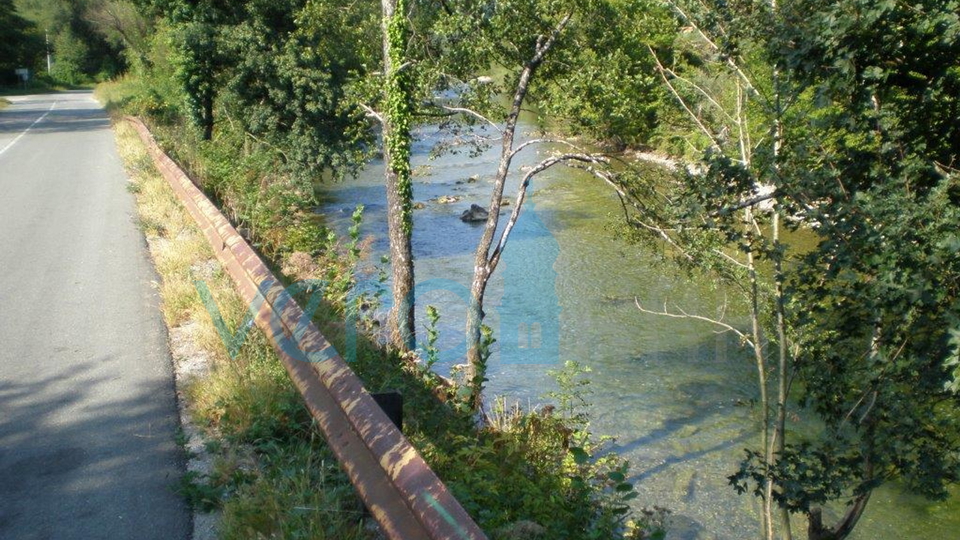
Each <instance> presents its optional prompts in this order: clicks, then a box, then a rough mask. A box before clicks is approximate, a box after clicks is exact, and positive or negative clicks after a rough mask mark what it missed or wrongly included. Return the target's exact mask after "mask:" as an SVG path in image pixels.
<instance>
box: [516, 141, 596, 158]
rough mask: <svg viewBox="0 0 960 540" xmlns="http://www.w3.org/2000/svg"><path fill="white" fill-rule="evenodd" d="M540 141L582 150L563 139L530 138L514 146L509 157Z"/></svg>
mask: <svg viewBox="0 0 960 540" xmlns="http://www.w3.org/2000/svg"><path fill="white" fill-rule="evenodd" d="M540 143H551V144H563V145H566V146H568V147H570V148H572V149H574V150H576V151H578V152H583V150H582V149H581V148H580V147H579V146H577V145H575V144H573V143H572V142H570V141H566V140H564V139H530V140H529V141H527V142H525V143H523V144H520V145H517V147H516V148H514V149H513V151H512V152H511V153H510V157H516V155H517V154H519V153H520V151H522V150H523V149H524V148H526V147H528V146H532V145H534V144H540Z"/></svg>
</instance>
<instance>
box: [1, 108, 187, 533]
mask: <svg viewBox="0 0 960 540" xmlns="http://www.w3.org/2000/svg"><path fill="white" fill-rule="evenodd" d="M8 99H10V100H11V101H15V102H14V105H12V106H9V107H7V108H6V109H4V110H2V111H0V538H3V539H5V540H11V539H27V538H30V539H47V538H49V539H56V540H63V539H72V538H78V539H79V538H82V539H95V538H105V539H106V538H109V539H125V538H132V539H134V538H135V539H152V538H157V539H160V538H162V539H172V540H177V539H186V538H189V536H190V529H191V517H190V513H189V511H188V509H187V507H186V506H185V504H184V503H183V501H182V500H181V499H180V497H179V496H177V495H176V494H175V493H174V492H173V491H172V487H173V485H174V484H175V482H176V481H177V480H178V479H179V478H180V475H181V474H182V473H183V455H182V453H181V452H180V451H179V450H178V447H177V445H176V442H175V436H176V433H177V430H178V428H179V420H178V416H177V409H176V401H175V394H174V387H173V375H172V369H171V365H170V358H169V353H168V351H167V343H166V330H165V328H164V326H163V322H162V319H161V316H160V312H159V309H158V298H157V296H156V293H155V291H154V289H153V287H152V286H151V282H152V281H154V280H156V279H157V278H156V275H155V274H154V270H153V267H152V265H151V263H150V260H149V258H148V254H147V251H146V245H145V242H144V239H143V235H142V234H141V233H140V231H139V230H138V229H137V226H136V220H135V217H134V216H135V209H134V201H133V196H132V195H131V194H129V193H128V192H127V191H126V176H125V174H124V171H123V167H122V166H121V162H120V158H119V157H118V156H117V152H116V147H115V143H114V139H113V133H112V131H111V129H110V123H109V121H108V118H107V115H106V113H105V112H104V111H103V109H102V108H101V107H100V106H99V105H98V104H97V102H96V101H94V99H93V97H92V96H91V94H90V92H68V93H60V94H48V95H37V96H25V97H15V98H8Z"/></svg>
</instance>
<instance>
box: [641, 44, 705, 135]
mask: <svg viewBox="0 0 960 540" xmlns="http://www.w3.org/2000/svg"><path fill="white" fill-rule="evenodd" d="M647 50H649V51H650V54H651V55H653V60H654V61H655V62H656V63H657V72H658V73H660V77H661V78H662V79H663V82H664V83H666V85H667V88H668V89H669V90H670V93H671V94H673V97H674V98H676V100H677V102H679V103H680V106H681V107H683V110H685V111H687V114H688V115H689V116H690V118H691V119H692V120H693V121H694V123H696V124H697V127H698V128H700V131H702V132H703V134H704V135H706V136H707V138H708V139H710V142H711V143H712V144H713V146H715V147H716V148H718V149H719V148H720V143H719V142H717V139H716V137H714V135H713V133H711V132H710V130H709V129H707V126H705V125H704V124H703V122H702V121H701V120H700V117H699V116H697V114H696V113H695V112H693V110H692V109H691V108H690V106H689V105H687V101H686V100H685V99H683V96H681V95H680V93H679V92H677V89H676V87H674V86H673V83H672V82H670V79H669V78H668V77H667V73H668V71H669V70H668V69H667V68H665V67H664V66H663V64H662V63H661V62H660V57H659V56H657V53H656V52H655V51H654V50H653V47H651V46H649V45H648V46H647Z"/></svg>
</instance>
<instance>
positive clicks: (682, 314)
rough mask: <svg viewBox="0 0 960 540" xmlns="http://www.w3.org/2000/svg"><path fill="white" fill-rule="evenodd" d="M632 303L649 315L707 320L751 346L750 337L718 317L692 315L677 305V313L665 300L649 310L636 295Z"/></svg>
mask: <svg viewBox="0 0 960 540" xmlns="http://www.w3.org/2000/svg"><path fill="white" fill-rule="evenodd" d="M633 303H634V304H636V306H637V309H639V310H640V311H641V312H643V313H647V314H649V315H659V316H661V317H671V318H674V319H693V320H696V321H704V322H708V323H710V324H713V325H716V326H719V327H720V328H723V329H724V331H725V332H733V333H734V334H736V335H737V337H739V338H740V340H741V341H743V342H744V343H746V344H747V345H750V346H751V347H753V341H751V340H750V338H749V337H747V335H746V334H744V333H743V332H741V331H740V330H737V329H736V328H735V327H733V326H731V325H729V324H727V323H725V322H723V321H722V320H720V319H711V318H710V317H704V316H702V315H693V314H690V313H687V312H686V311H683V310H682V309H680V308H679V307H678V308H677V311H678V313H671V312H670V311H669V310H667V304H666V302H664V304H663V310H662V311H653V310H650V309H647V308H645V307H643V306H642V305H641V304H640V298H638V297H634V299H633Z"/></svg>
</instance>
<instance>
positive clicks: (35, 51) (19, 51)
mask: <svg viewBox="0 0 960 540" xmlns="http://www.w3.org/2000/svg"><path fill="white" fill-rule="evenodd" d="M35 31H36V26H35V25H34V24H33V23H32V22H30V21H28V20H27V19H24V18H23V17H21V16H20V15H19V14H18V13H17V7H16V6H15V5H14V4H13V0H0V84H16V82H17V77H16V75H15V74H14V70H15V69H19V68H35V67H36V65H37V60H38V59H39V58H40V56H41V55H42V54H43V42H42V41H41V40H39V39H38V37H37V35H36V34H35Z"/></svg>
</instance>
